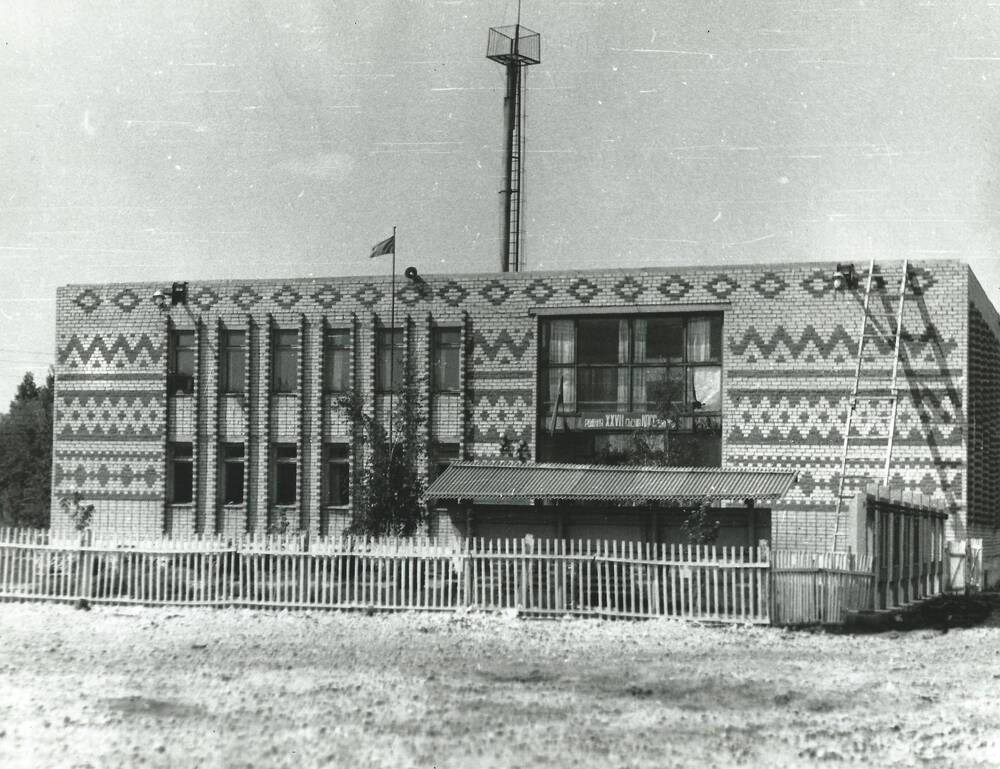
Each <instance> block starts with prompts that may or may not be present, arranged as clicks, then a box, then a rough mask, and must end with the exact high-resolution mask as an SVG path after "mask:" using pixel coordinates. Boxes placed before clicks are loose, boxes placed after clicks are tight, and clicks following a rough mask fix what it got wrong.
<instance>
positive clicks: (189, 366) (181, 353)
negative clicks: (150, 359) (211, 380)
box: [174, 350, 194, 376]
mask: <svg viewBox="0 0 1000 769" xmlns="http://www.w3.org/2000/svg"><path fill="white" fill-rule="evenodd" d="M174 373H175V374H183V375H185V376H192V375H193V374H194V350H177V354H176V355H175V356H174Z"/></svg>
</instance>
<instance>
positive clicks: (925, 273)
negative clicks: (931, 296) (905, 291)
mask: <svg viewBox="0 0 1000 769" xmlns="http://www.w3.org/2000/svg"><path fill="white" fill-rule="evenodd" d="M935 283H937V279H936V278H935V277H934V274H933V273H932V272H931V271H930V270H928V269H926V268H925V267H911V268H910V292H911V293H912V294H913V296H923V295H924V294H926V293H927V292H928V291H930V290H931V288H933V287H934V284H935Z"/></svg>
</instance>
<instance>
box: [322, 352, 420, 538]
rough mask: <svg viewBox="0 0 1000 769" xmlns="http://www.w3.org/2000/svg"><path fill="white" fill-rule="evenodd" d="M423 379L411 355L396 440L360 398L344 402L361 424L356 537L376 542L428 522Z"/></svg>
mask: <svg viewBox="0 0 1000 769" xmlns="http://www.w3.org/2000/svg"><path fill="white" fill-rule="evenodd" d="M422 384H423V383H422V380H421V379H420V378H419V377H418V376H416V374H415V373H414V371H413V366H412V363H411V362H410V360H409V356H407V361H406V364H405V368H404V371H403V389H402V392H400V393H399V394H398V395H397V397H395V398H394V401H395V413H394V414H393V434H392V441H391V442H390V436H389V433H388V431H387V429H386V425H384V424H382V422H381V421H379V420H377V419H375V418H374V417H373V416H372V415H371V414H368V413H366V412H365V410H364V404H363V403H362V402H361V400H360V398H358V397H357V396H349V397H348V398H346V399H344V400H342V401H341V406H342V407H344V408H346V409H348V410H349V413H350V414H351V417H352V420H353V423H354V424H355V425H359V426H360V429H359V442H360V444H361V445H360V447H359V449H360V451H359V452H357V454H360V455H362V456H363V457H364V461H363V462H362V463H360V466H356V467H355V470H354V474H353V478H352V483H351V487H352V488H351V498H352V499H353V507H354V518H353V521H352V523H351V526H350V533H352V534H361V535H366V536H372V537H384V536H403V537H408V536H412V535H414V534H416V533H417V530H418V528H419V527H420V524H421V523H423V522H424V521H425V520H426V518H427V511H426V505H425V504H424V498H423V496H424V475H423V471H422V464H423V463H422V458H423V451H422V443H423V435H422V434H423V430H422V428H423V425H424V422H425V421H426V410H425V409H424V403H423V396H422V393H423V387H422Z"/></svg>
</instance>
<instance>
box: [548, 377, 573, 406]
mask: <svg viewBox="0 0 1000 769" xmlns="http://www.w3.org/2000/svg"><path fill="white" fill-rule="evenodd" d="M560 386H561V387H562V400H561V402H560V403H561V405H560V406H559V410H560V411H576V371H575V370H574V369H571V368H551V369H549V388H548V393H549V397H548V400H547V401H546V403H549V404H554V403H555V402H556V398H558V397H559V390H560Z"/></svg>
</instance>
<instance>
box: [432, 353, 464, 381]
mask: <svg viewBox="0 0 1000 769" xmlns="http://www.w3.org/2000/svg"><path fill="white" fill-rule="evenodd" d="M458 359H459V355H458V348H457V347H444V348H438V350H437V351H436V353H435V355H434V391H435V392H457V391H458Z"/></svg>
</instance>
